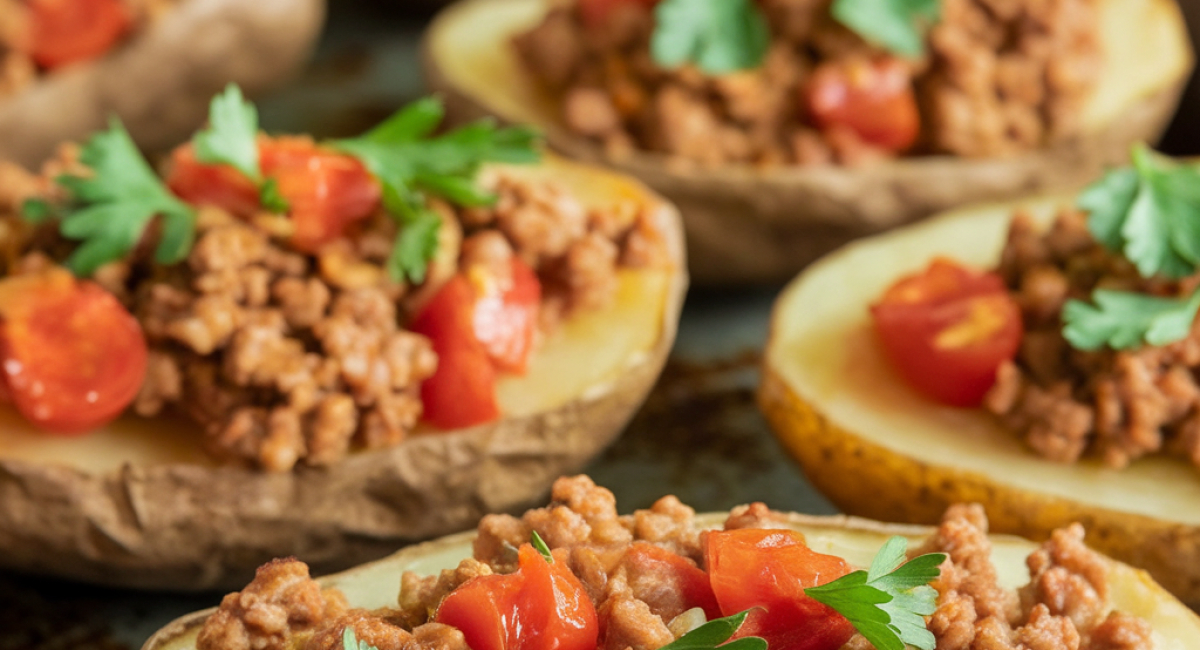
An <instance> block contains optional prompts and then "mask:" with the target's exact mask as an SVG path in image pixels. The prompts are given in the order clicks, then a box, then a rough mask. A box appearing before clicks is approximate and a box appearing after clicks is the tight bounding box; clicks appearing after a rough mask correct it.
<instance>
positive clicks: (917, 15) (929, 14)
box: [830, 0, 942, 57]
mask: <svg viewBox="0 0 1200 650" xmlns="http://www.w3.org/2000/svg"><path fill="white" fill-rule="evenodd" d="M941 5H942V2H941V0H834V2H833V6H832V7H831V8H830V11H831V12H832V13H833V17H834V19H835V20H837V21H838V22H839V23H841V24H843V25H845V26H846V27H848V28H850V30H851V31H853V32H855V33H856V34H858V35H859V36H861V37H862V38H863V39H864V40H866V41H867V42H869V43H872V44H874V45H878V46H879V47H882V48H885V49H887V50H891V51H892V52H894V53H896V54H899V55H902V56H908V57H917V56H920V55H921V54H922V53H923V52H924V51H925V32H926V31H928V30H929V28H930V27H931V26H933V24H934V23H936V22H937V21H938V19H939V18H940V17H941V13H942V7H941Z"/></svg>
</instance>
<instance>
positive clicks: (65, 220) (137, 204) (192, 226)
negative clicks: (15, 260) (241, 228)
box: [24, 118, 196, 277]
mask: <svg viewBox="0 0 1200 650" xmlns="http://www.w3.org/2000/svg"><path fill="white" fill-rule="evenodd" d="M79 161H80V163H82V164H83V165H84V166H86V167H87V168H88V169H89V170H90V173H89V174H87V175H78V176H77V175H70V174H64V175H62V176H59V177H58V178H57V179H55V180H56V182H57V183H58V184H59V185H61V186H62V187H64V188H65V189H66V190H68V191H69V192H70V195H71V200H70V202H69V203H68V204H67V205H66V206H63V207H62V208H61V212H60V213H59V216H60V217H61V222H60V223H59V231H60V232H61V233H62V235H63V236H64V237H66V238H67V239H72V240H75V241H78V242H81V244H80V246H79V247H78V248H76V249H75V251H74V252H73V253H72V254H71V256H70V257H68V258H67V260H66V262H65V263H64V264H65V265H66V267H67V268H68V269H70V270H71V272H73V273H74V274H75V275H77V276H80V277H86V276H89V275H91V274H92V273H94V272H95V271H96V269H98V268H99V267H101V266H103V265H104V264H107V263H108V262H112V261H114V260H117V259H120V258H122V257H125V256H126V255H128V254H129V252H130V251H132V250H133V248H134V247H135V246H137V244H138V242H140V241H141V239H142V236H143V234H144V233H145V232H146V228H147V227H149V225H150V222H151V221H152V220H153V219H154V218H155V217H156V216H158V217H160V219H161V222H162V234H161V236H160V237H159V241H158V247H157V248H156V249H155V259H156V260H158V262H159V263H161V264H174V263H176V262H179V261H181V260H183V259H184V258H185V257H187V254H188V251H190V250H191V248H192V242H193V241H194V239H195V237H196V212H195V210H193V209H192V208H191V206H189V205H187V204H186V203H184V202H183V201H180V200H179V199H178V198H176V197H175V195H174V194H172V193H171V191H170V190H169V189H167V186H166V185H164V184H163V182H162V180H161V179H159V177H158V174H156V173H155V172H154V170H153V169H152V168H151V167H150V164H149V163H147V162H146V159H145V158H143V157H142V154H141V152H139V151H138V148H137V145H135V144H134V143H133V140H132V139H131V138H130V137H129V133H128V132H127V131H126V130H125V127H124V126H122V125H121V122H120V120H118V119H116V118H113V119H112V120H111V121H110V123H109V127H108V130H106V131H101V132H100V133H97V134H95V135H93V136H92V137H91V138H90V139H89V140H88V141H87V142H86V143H84V145H83V148H82V149H81V150H80V154H79ZM48 208H49V206H48V205H47V204H45V203H44V202H41V201H33V202H28V203H26V205H25V206H24V212H25V213H26V214H27V215H28V216H27V218H30V219H31V220H34V221H37V220H45V219H46V218H47V217H49V216H50V213H49V210H48Z"/></svg>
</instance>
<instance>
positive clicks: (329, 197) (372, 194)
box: [167, 137, 382, 252]
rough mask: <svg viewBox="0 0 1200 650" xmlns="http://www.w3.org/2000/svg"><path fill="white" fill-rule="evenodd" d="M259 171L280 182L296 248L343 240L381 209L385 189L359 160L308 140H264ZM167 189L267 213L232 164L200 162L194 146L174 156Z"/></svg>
mask: <svg viewBox="0 0 1200 650" xmlns="http://www.w3.org/2000/svg"><path fill="white" fill-rule="evenodd" d="M258 155H259V167H260V168H261V169H262V173H263V176H264V177H266V178H268V179H271V180H273V181H274V182H275V183H276V186H277V188H278V191H279V194H280V196H282V197H283V199H284V201H286V202H287V204H288V217H289V218H290V219H291V221H292V224H293V226H294V228H295V230H294V232H293V234H292V237H291V240H290V241H291V244H292V246H293V247H295V248H296V249H297V250H301V251H305V252H312V251H314V250H316V249H317V248H319V247H320V246H321V245H322V244H324V243H327V242H329V241H332V240H334V239H337V238H338V237H341V236H342V234H343V232H345V229H346V227H347V226H349V225H350V224H352V223H354V222H356V221H359V220H362V219H365V218H366V217H368V216H370V215H371V213H372V212H374V211H375V209H376V208H377V207H378V206H379V201H380V197H381V194H382V190H381V189H380V186H379V182H378V181H376V180H375V178H374V177H372V176H371V174H370V172H368V171H367V168H366V167H364V166H363V164H362V163H361V162H359V161H358V159H356V158H354V157H352V156H347V155H345V154H342V153H338V152H336V151H330V150H328V149H324V148H322V147H319V146H317V145H316V143H314V142H313V141H312V140H311V139H309V138H302V137H280V138H268V137H260V138H259V140H258ZM167 186H168V187H170V188H171V191H173V192H175V194H176V195H178V196H179V197H180V198H182V199H183V200H185V201H187V202H188V203H192V204H193V205H215V206H217V207H221V208H224V209H226V210H228V211H229V212H231V213H233V214H235V215H238V216H242V217H248V216H250V215H253V214H254V213H255V212H258V211H260V210H262V207H261V202H260V200H259V191H258V186H257V185H256V184H255V183H254V182H253V181H252V180H251V179H249V178H246V176H245V175H244V174H242V173H241V172H239V171H238V170H237V169H234V168H233V167H231V166H229V165H209V164H205V163H201V162H199V161H198V160H196V155H195V151H194V150H193V149H192V146H191V145H190V144H187V145H184V146H182V147H179V148H178V149H176V150H175V152H174V153H173V154H172V156H171V169H170V172H169V173H168V175H167Z"/></svg>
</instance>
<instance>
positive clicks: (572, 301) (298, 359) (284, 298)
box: [0, 148, 667, 471]
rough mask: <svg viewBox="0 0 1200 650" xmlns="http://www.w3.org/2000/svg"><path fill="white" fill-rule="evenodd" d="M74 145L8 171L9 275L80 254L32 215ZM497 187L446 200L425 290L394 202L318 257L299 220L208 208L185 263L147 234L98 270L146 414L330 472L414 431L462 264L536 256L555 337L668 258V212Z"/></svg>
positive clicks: (2, 173)
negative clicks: (430, 334) (395, 270)
mask: <svg viewBox="0 0 1200 650" xmlns="http://www.w3.org/2000/svg"><path fill="white" fill-rule="evenodd" d="M75 155H76V150H75V149H74V148H66V149H64V152H63V155H62V156H61V157H60V159H58V160H56V161H55V162H53V163H51V164H48V165H47V168H46V170H45V173H44V174H43V175H42V176H41V177H38V176H34V175H31V174H28V173H26V172H24V171H22V170H21V169H20V168H18V167H16V166H3V165H0V213H2V214H0V229H2V230H3V232H0V234H4V235H6V236H5V237H3V239H2V240H3V242H4V243H5V248H4V250H0V254H3V257H0V274H3V275H7V274H10V273H20V272H23V271H30V270H34V269H36V268H39V267H41V266H45V265H48V264H52V263H53V262H54V260H61V259H64V258H65V257H66V256H67V255H69V254H70V252H71V245H70V242H66V241H64V240H62V239H59V238H58V236H57V234H56V231H55V230H49V229H47V230H41V229H35V228H32V227H31V226H29V225H28V224H25V223H24V222H22V221H21V220H20V218H19V217H18V216H17V214H18V212H19V209H20V205H21V203H22V201H24V200H25V199H27V198H30V197H32V196H46V195H52V193H53V192H52V186H53V184H52V183H51V182H50V179H51V178H53V176H54V175H56V174H57V173H60V172H61V171H62V170H63V169H64V168H70V166H71V165H73V164H74V163H73V161H74V157H75ZM480 184H481V185H482V186H483V187H485V188H487V189H489V190H491V191H494V192H495V193H496V194H497V196H498V197H499V200H498V201H497V203H496V204H495V205H494V206H493V207H489V208H473V209H455V208H453V207H451V206H449V205H447V204H444V203H441V202H433V203H432V207H433V208H434V210H435V212H437V213H438V214H439V216H440V217H441V218H442V220H443V227H442V231H441V236H440V247H439V250H438V251H437V253H436V255H435V259H434V260H433V262H431V265H430V269H429V272H428V273H427V279H426V281H425V282H424V283H423V284H422V285H420V286H409V285H407V284H405V283H401V282H396V281H394V280H393V279H392V278H391V277H390V276H389V274H388V273H387V271H386V263H387V259H388V256H389V255H390V254H391V250H392V243H393V241H394V240H395V237H396V225H395V221H394V220H393V219H391V218H390V217H388V216H387V215H385V214H383V213H379V214H376V215H374V216H373V217H371V218H370V219H368V220H367V221H365V222H362V223H361V224H360V225H359V226H358V227H357V228H356V229H354V230H353V231H352V232H350V233H349V234H348V235H347V236H346V237H344V238H342V239H339V240H337V241H334V242H332V243H329V244H327V245H325V246H323V247H321V248H320V249H319V250H318V251H317V252H315V253H313V254H301V253H298V252H295V251H294V250H292V249H291V248H290V247H289V246H288V244H287V241H286V233H287V232H288V226H289V225H290V224H289V223H288V222H287V220H286V219H285V218H283V217H279V216H274V215H266V214H264V215H260V216H259V217H256V218H255V219H254V220H250V221H247V220H242V219H237V218H235V217H233V216H230V215H229V214H227V213H225V212H224V211H221V210H219V209H215V208H201V209H199V211H198V217H197V233H196V241H195V244H194V246H193V248H192V250H191V252H190V254H189V256H188V258H187V259H186V261H184V262H182V263H180V264H176V265H174V266H170V267H163V266H160V265H158V264H157V263H156V262H155V261H154V255H153V251H154V246H153V241H149V240H152V239H153V237H148V238H147V239H148V241H145V242H142V244H141V245H140V246H139V247H138V248H137V249H136V250H135V251H134V253H133V254H132V255H131V256H130V258H129V259H126V260H124V261H121V262H114V263H111V264H108V265H106V266H104V267H101V268H100V269H99V270H98V271H97V272H96V274H95V275H94V277H93V279H94V280H95V281H97V282H98V283H100V284H101V285H102V286H104V287H105V288H106V289H108V290H109V291H111V292H112V293H113V294H114V295H116V296H117V297H118V298H119V299H120V300H122V302H124V303H125V304H126V306H127V307H129V309H130V311H131V312H132V313H133V314H134V315H135V316H136V317H137V319H138V321H139V322H140V323H141V325H142V329H143V330H144V332H145V334H146V338H147V342H148V344H149V348H150V354H149V361H148V367H147V377H146V380H145V382H144V383H143V386H142V389H141V392H140V393H139V395H138V396H137V398H136V400H135V401H134V404H133V410H134V411H135V412H137V413H138V414H139V415H143V416H156V415H159V414H162V413H166V412H175V413H181V414H183V415H185V416H187V417H189V418H190V419H192V420H194V421H196V422H198V423H199V424H200V425H202V427H203V429H204V432H205V443H206V446H207V448H208V449H209V450H210V452H211V453H212V454H213V455H214V456H216V457H217V458H219V459H222V460H225V461H229V462H235V463H244V464H248V465H252V466H256V467H261V468H264V469H267V470H273V471H284V470H288V469H291V468H292V467H294V466H295V465H297V464H307V465H315V466H322V465H329V464H332V463H336V462H338V461H339V460H341V459H342V458H343V457H345V456H346V454H347V453H348V452H349V451H350V450H351V449H355V448H366V449H376V448H382V447H388V446H392V445H396V444H398V443H400V442H401V441H403V440H404V439H405V438H406V437H407V436H408V435H410V434H411V433H413V432H414V429H415V428H416V426H417V423H418V421H419V419H420V417H421V412H422V409H421V399H420V385H421V382H422V381H424V380H425V379H427V378H428V377H430V376H431V375H432V374H433V372H434V371H435V369H436V368H437V355H436V354H435V353H434V351H433V349H432V346H431V344H430V341H429V340H428V339H426V338H425V337H424V336H422V335H419V334H415V333H413V332H410V331H407V330H406V329H405V328H404V325H405V324H406V323H408V322H409V321H410V320H411V319H412V318H413V317H414V315H415V314H416V313H417V312H418V311H419V309H420V308H421V307H422V306H423V305H424V303H425V302H426V301H428V299H429V298H430V297H432V295H433V294H434V293H436V291H437V290H438V289H439V288H440V287H441V286H442V284H444V283H445V282H446V281H447V280H449V279H450V278H451V277H453V275H454V274H455V273H458V272H460V271H464V272H465V271H468V270H469V269H470V268H471V267H474V266H483V267H486V268H487V269H488V270H489V272H491V273H493V274H494V275H496V277H501V276H502V275H504V274H508V273H511V265H510V260H511V259H512V258H513V256H517V257H519V258H520V259H522V260H523V261H525V262H526V263H527V264H529V266H530V267H531V268H532V269H533V270H534V271H535V272H536V273H537V275H538V278H539V280H540V281H541V284H542V288H543V303H542V305H541V310H540V323H539V324H540V331H541V332H542V333H543V334H545V333H548V332H550V331H552V330H553V329H554V328H555V327H556V326H557V325H558V323H559V322H560V321H561V320H562V319H563V318H566V317H569V316H570V315H571V314H573V313H577V312H582V311H588V310H595V309H599V308H602V307H604V306H606V305H607V304H609V303H610V302H611V301H612V300H613V298H614V296H615V294H616V289H617V284H618V273H619V272H620V270H621V269H629V268H645V267H651V266H661V265H663V264H666V263H667V260H666V256H667V252H666V249H665V241H664V239H663V235H662V233H661V231H660V230H659V226H658V224H657V222H656V221H655V216H654V214H653V209H652V208H649V207H645V206H643V205H642V204H641V203H639V202H636V201H634V200H627V201H620V200H617V201H614V202H613V203H612V205H610V206H608V207H606V208H603V209H589V208H587V207H586V206H584V204H583V203H582V202H581V201H579V200H578V199H577V198H576V197H574V196H573V195H571V194H570V193H568V192H567V191H566V190H564V189H563V188H561V187H559V186H557V185H555V184H554V183H552V182H549V181H538V182H532V181H529V180H525V179H522V178H518V177H516V176H514V175H511V174H508V173H504V172H502V171H495V170H493V171H490V172H486V173H485V174H484V176H483V178H481V179H480ZM501 281H502V278H501Z"/></svg>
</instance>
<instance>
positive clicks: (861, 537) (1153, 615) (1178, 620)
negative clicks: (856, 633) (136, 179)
mask: <svg viewBox="0 0 1200 650" xmlns="http://www.w3.org/2000/svg"><path fill="white" fill-rule="evenodd" d="M725 516H726V515H725V514H707V515H700V516H699V517H698V524H699V525H702V526H706V527H714V528H716V527H719V526H720V525H721V522H722V521H724V519H725ZM839 522H840V520H839V519H837V518H831V519H826V520H824V521H822V520H821V519H820V518H815V517H804V516H796V517H795V518H794V519H793V520H792V521H791V523H790V525H791V527H793V528H795V529H796V530H799V531H801V532H803V533H804V535H805V538H806V539H807V541H808V544H809V546H811V547H812V548H813V549H815V550H817V551H820V552H822V553H830V554H834V555H838V556H841V557H844V558H846V559H847V560H848V561H849V562H850V563H851V564H853V565H855V566H859V567H865V566H869V565H870V563H871V559H872V558H873V557H874V556H875V553H876V552H877V551H878V550H879V548H880V547H881V546H883V543H884V542H885V541H886V540H887V539H888V538H889V537H890V536H891V535H894V534H901V535H904V536H905V537H907V538H908V539H909V540H910V547H912V546H915V545H916V544H919V543H920V540H921V539H923V538H924V536H925V535H926V534H928V529H923V528H919V527H913V526H881V525H879V524H875V523H874V522H864V521H862V520H852V523H851V524H850V525H848V526H845V525H839ZM472 537H473V534H470V533H465V534H461V535H454V536H452V537H447V538H443V539H440V540H436V541H433V542H428V543H426V544H420V545H417V546H412V547H409V548H407V549H405V550H402V551H400V552H399V553H396V554H395V555H392V556H390V557H387V558H384V559H382V560H379V561H378V562H372V563H369V564H365V565H362V566H360V567H356V568H354V569H350V570H348V571H344V572H342V573H338V574H334V575H331V576H328V577H326V578H323V579H322V580H321V582H322V583H323V584H325V585H331V586H335V587H338V588H340V589H341V590H342V591H343V592H345V594H346V597H347V598H348V600H349V602H350V604H351V606H354V607H364V608H367V609H374V608H378V607H388V606H395V603H396V596H397V585H399V584H400V575H401V574H402V573H403V572H405V571H415V572H417V573H419V574H422V575H431V574H434V573H436V572H438V571H441V570H442V569H451V568H454V567H455V566H457V565H458V562H459V560H461V559H463V558H465V557H469V556H470V555H471V539H472ZM992 543H993V547H992V561H993V563H995V565H996V567H997V571H998V573H999V579H1000V583H1001V584H1002V585H1003V586H1005V587H1007V588H1016V587H1019V586H1021V585H1023V584H1025V583H1027V582H1028V581H1029V572H1028V570H1027V569H1026V567H1025V558H1026V557H1027V556H1028V555H1029V553H1030V552H1031V551H1033V550H1034V549H1035V548H1036V546H1035V545H1034V544H1033V543H1032V542H1029V541H1027V540H1024V539H1020V538H1017V537H1009V536H993V538H992ZM1108 579H1109V584H1110V586H1111V588H1112V589H1111V594H1110V595H1111V601H1112V605H1113V607H1114V608H1115V609H1117V610H1120V611H1123V612H1127V613H1131V614H1135V615H1137V616H1140V617H1142V618H1144V619H1146V620H1147V621H1148V622H1149V623H1150V624H1151V626H1152V627H1153V628H1154V647H1155V648H1156V649H1157V650H1183V649H1184V648H1189V647H1191V644H1192V640H1193V639H1196V638H1200V618H1197V616H1196V614H1195V613H1193V612H1192V611H1191V610H1189V609H1188V608H1186V607H1184V606H1183V604H1182V603H1180V602H1179V601H1178V600H1176V599H1175V598H1174V597H1172V596H1171V595H1170V594H1168V593H1167V592H1166V591H1164V590H1163V589H1162V587H1159V586H1158V585H1157V584H1155V583H1154V581H1152V580H1151V579H1150V578H1149V577H1147V576H1146V574H1145V573H1143V572H1141V571H1137V570H1135V569H1133V568H1131V567H1129V566H1127V565H1124V564H1121V563H1119V562H1113V561H1111V560H1110V561H1109V570H1108ZM202 624H203V622H202V620H196V621H193V623H192V624H191V625H189V626H188V627H187V628H185V629H184V630H181V631H180V632H178V633H177V634H173V635H166V636H169V637H170V638H160V637H156V638H153V639H151V640H150V642H149V643H147V645H146V648H145V650H192V649H194V648H195V643H196V634H197V633H198V631H199V627H200V626H201V625H202Z"/></svg>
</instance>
